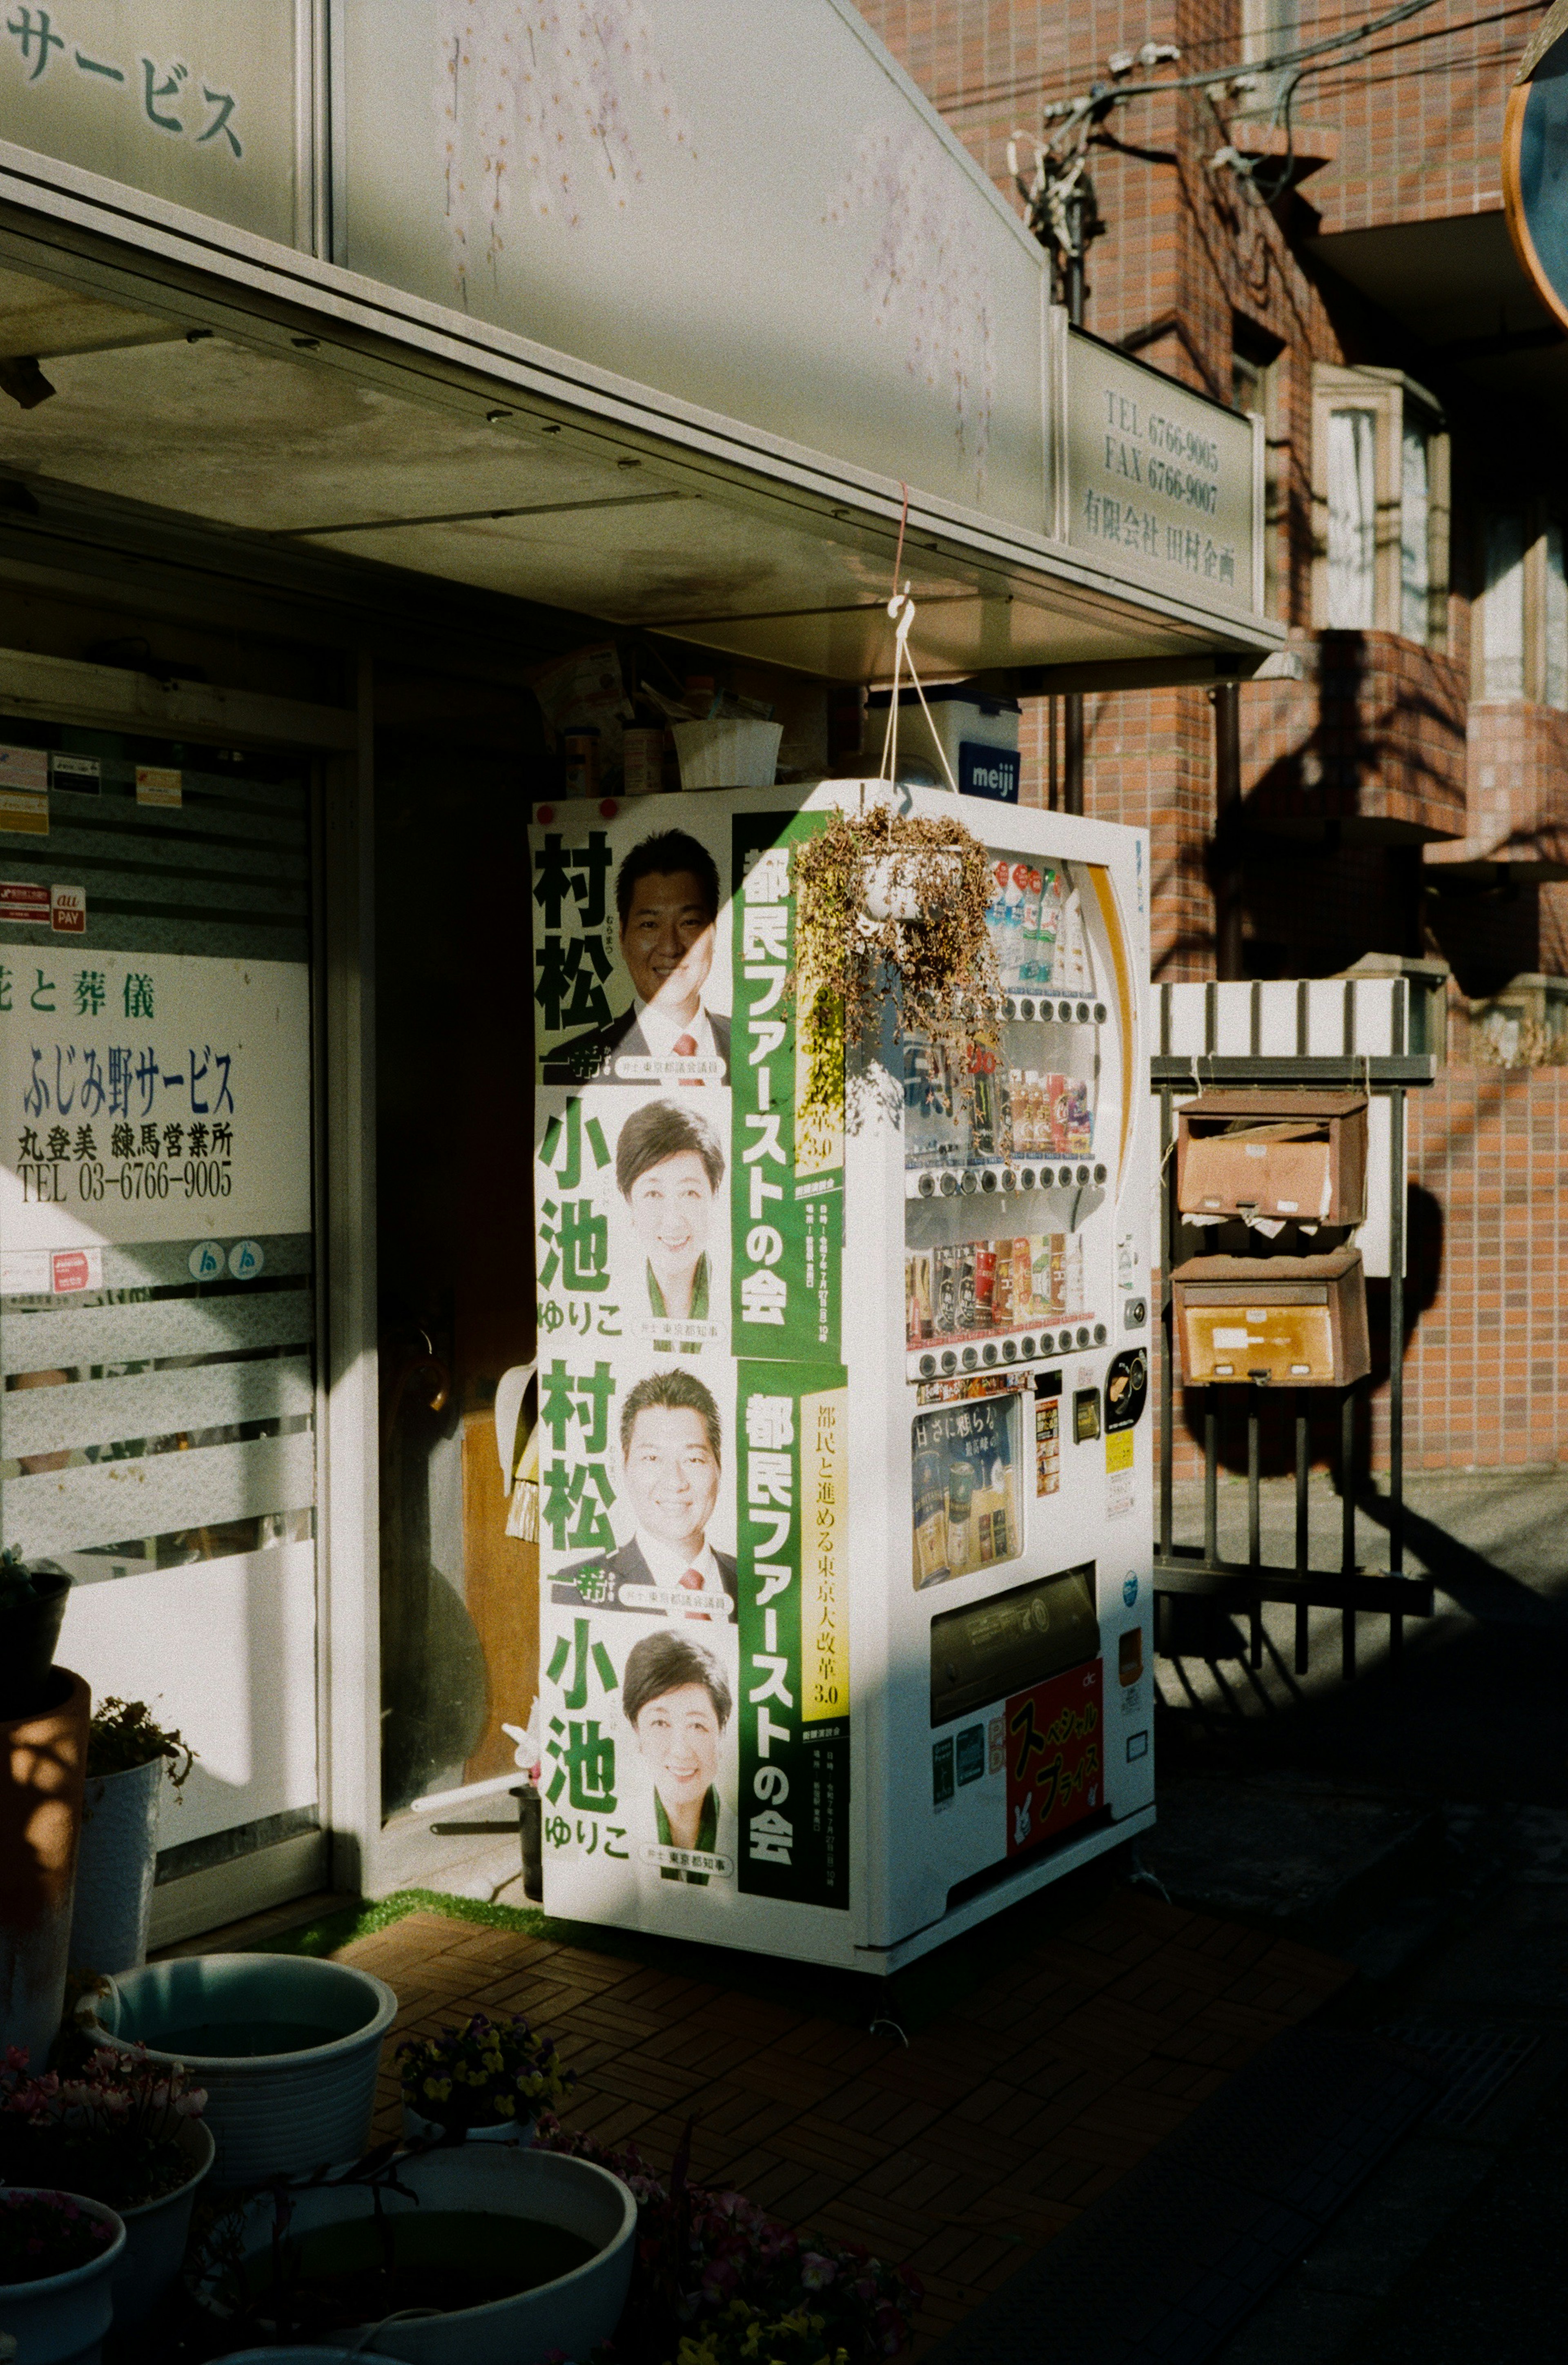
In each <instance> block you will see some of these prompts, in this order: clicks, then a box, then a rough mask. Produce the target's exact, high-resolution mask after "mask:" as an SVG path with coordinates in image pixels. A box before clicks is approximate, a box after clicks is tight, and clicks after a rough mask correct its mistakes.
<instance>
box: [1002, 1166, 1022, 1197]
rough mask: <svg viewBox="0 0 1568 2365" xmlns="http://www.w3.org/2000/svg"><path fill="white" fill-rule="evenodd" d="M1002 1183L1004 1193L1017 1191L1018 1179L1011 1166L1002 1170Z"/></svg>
mask: <svg viewBox="0 0 1568 2365" xmlns="http://www.w3.org/2000/svg"><path fill="white" fill-rule="evenodd" d="M1001 1181H1002V1189H1003V1190H1004V1191H1016V1189H1017V1188H1018V1177H1017V1176H1016V1174H1014V1171H1013V1169H1012V1167H1011V1166H1004V1167H1003V1168H1002V1177H1001Z"/></svg>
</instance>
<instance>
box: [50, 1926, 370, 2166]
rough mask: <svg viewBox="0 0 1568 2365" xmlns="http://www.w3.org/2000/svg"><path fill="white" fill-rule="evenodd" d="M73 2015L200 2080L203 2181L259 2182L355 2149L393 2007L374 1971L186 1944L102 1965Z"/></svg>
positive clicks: (102, 2036)
mask: <svg viewBox="0 0 1568 2365" xmlns="http://www.w3.org/2000/svg"><path fill="white" fill-rule="evenodd" d="M101 1985H102V1993H101V1995H100V1996H99V1998H98V1999H97V2000H96V2001H95V2002H94V2003H93V2004H91V2005H88V2004H84V2006H83V2007H82V2008H81V2010H80V2012H79V2014H78V2018H79V2022H80V2025H81V2026H82V2029H83V2031H84V2034H85V2035H86V2036H87V2038H88V2039H89V2040H90V2041H91V2042H92V2043H95V2044H98V2045H105V2046H110V2047H112V2048H113V2050H114V2051H116V2052H118V2053H136V2052H138V2051H139V2050H140V2049H141V2048H145V2052H146V2057H147V2059H148V2060H149V2061H150V2062H151V2064H152V2066H153V2067H154V2068H156V2069H158V2070H160V2071H161V2072H162V2073H163V2074H165V2075H166V2074H167V2073H168V2072H169V2071H170V2070H172V2069H175V2068H181V2067H184V2068H186V2069H189V2070H190V2071H191V2072H192V2073H193V2074H194V2075H195V2076H196V2077H197V2078H199V2079H200V2080H201V2083H202V2085H203V2086H204V2087H205V2088H206V2089H207V2111H206V2113H205V2117H206V2123H207V2126H208V2127H209V2128H210V2129H211V2131H212V2139H213V2142H214V2144H215V2145H216V2146H217V2158H216V2159H215V2161H214V2164H213V2170H212V2180H213V2183H214V2184H215V2185H221V2186H226V2187H234V2186H240V2187H246V2188H249V2187H252V2186H254V2185H259V2184H264V2183H266V2182H267V2180H269V2179H270V2178H272V2177H274V2176H293V2175H296V2174H300V2173H303V2172H305V2171H307V2170H308V2169H314V2168H316V2167H317V2166H318V2165H319V2164H320V2163H322V2162H329V2163H330V2162H332V2161H337V2160H346V2159H357V2158H358V2157H359V2155H360V2153H361V2152H363V2151H364V2146H365V2145H366V2143H367V2141H368V2140H369V2136H370V2122H371V2117H372V2114H373V2113H374V2111H375V2079H376V2072H377V2070H378V2068H379V2066H380V2060H381V2044H382V2039H383V2038H384V2037H385V2036H386V2032H387V2030H388V2029H389V2028H390V2027H391V2025H392V2023H393V2021H394V2020H395V2019H396V2018H397V2016H398V1999H397V1997H396V1996H395V1995H394V1993H393V1991H392V1990H391V1989H390V1988H389V1987H388V1986H387V1985H386V1981H385V1980H384V1979H378V1978H375V1975H374V1973H372V1972H370V1971H362V1970H360V1969H359V1968H358V1967H357V1966H356V1965H354V1964H353V1963H334V1962H329V1961H322V1960H319V1959H318V1958H317V1957H315V1956H309V1955H267V1954H260V1953H257V1954H242V1955H184V1956H179V1957H178V1958H177V1959H175V1960H172V1961H168V1962H162V1963H147V1964H144V1965H143V1966H142V1967H141V1968H140V1970H134V1971H124V1972H121V1973H119V1974H118V1975H115V1974H112V1973H111V1974H110V1975H109V1976H108V1977H106V1978H105V1979H104V1980H103V1981H102V1983H101Z"/></svg>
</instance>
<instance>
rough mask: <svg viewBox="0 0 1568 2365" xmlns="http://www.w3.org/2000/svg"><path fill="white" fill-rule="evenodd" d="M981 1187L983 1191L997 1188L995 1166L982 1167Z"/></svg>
mask: <svg viewBox="0 0 1568 2365" xmlns="http://www.w3.org/2000/svg"><path fill="white" fill-rule="evenodd" d="M995 1188H996V1173H995V1170H994V1168H992V1167H990V1166H983V1167H982V1168H981V1169H980V1189H981V1190H982V1191H994V1190H995Z"/></svg>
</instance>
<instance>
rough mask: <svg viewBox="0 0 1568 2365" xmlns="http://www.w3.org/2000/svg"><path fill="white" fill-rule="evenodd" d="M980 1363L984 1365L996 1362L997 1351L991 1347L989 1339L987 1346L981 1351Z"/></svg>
mask: <svg viewBox="0 0 1568 2365" xmlns="http://www.w3.org/2000/svg"><path fill="white" fill-rule="evenodd" d="M980 1361H981V1362H982V1363H994V1362H995V1361H996V1349H995V1348H994V1347H993V1346H992V1345H991V1340H990V1339H987V1340H986V1342H985V1345H984V1346H983V1347H982V1348H981V1349H980Z"/></svg>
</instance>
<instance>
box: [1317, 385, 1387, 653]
mask: <svg viewBox="0 0 1568 2365" xmlns="http://www.w3.org/2000/svg"><path fill="white" fill-rule="evenodd" d="M1376 447H1377V414H1376V412H1375V411H1372V410H1360V409H1356V410H1331V411H1330V412H1329V414H1328V616H1327V622H1328V626H1329V629H1330V631H1337V632H1356V631H1361V632H1370V631H1371V630H1372V625H1373V624H1374V623H1375V622H1377V616H1376V612H1375V610H1376V599H1375V592H1376V578H1377V458H1376Z"/></svg>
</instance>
